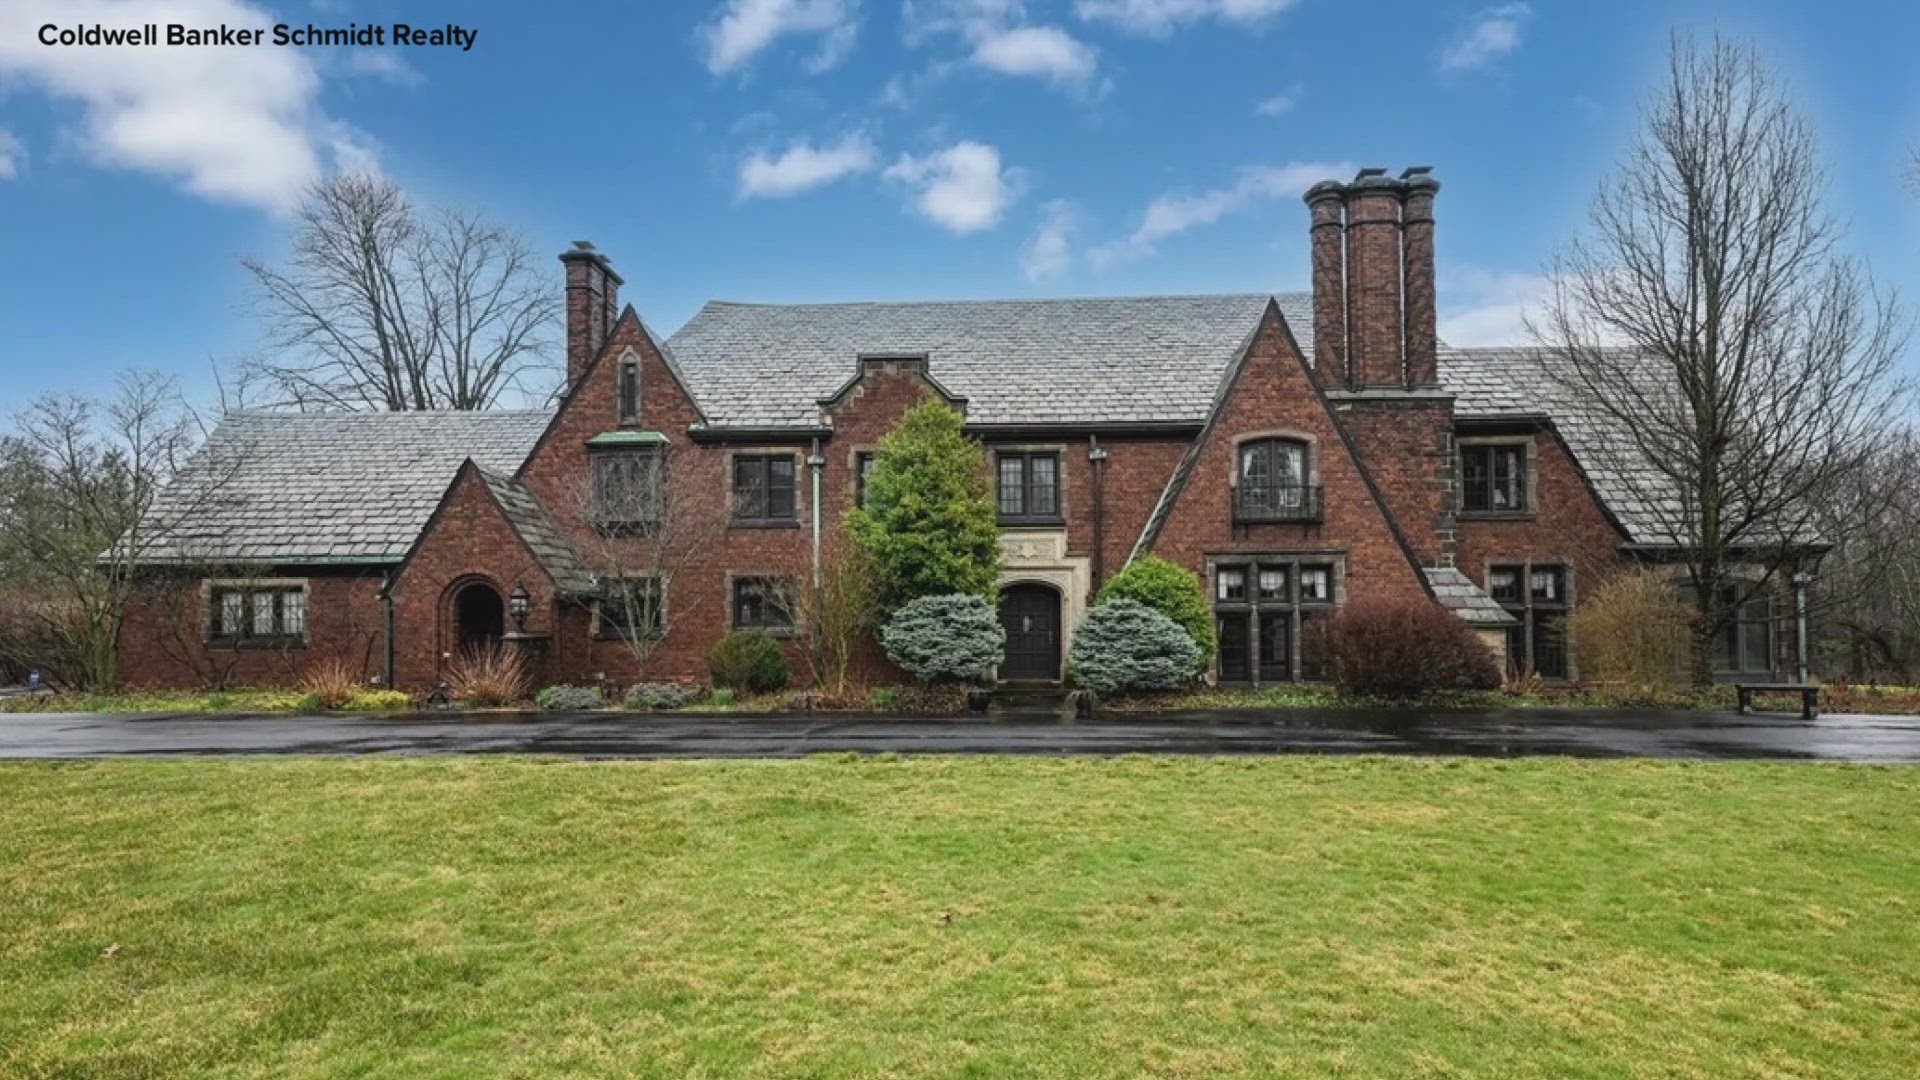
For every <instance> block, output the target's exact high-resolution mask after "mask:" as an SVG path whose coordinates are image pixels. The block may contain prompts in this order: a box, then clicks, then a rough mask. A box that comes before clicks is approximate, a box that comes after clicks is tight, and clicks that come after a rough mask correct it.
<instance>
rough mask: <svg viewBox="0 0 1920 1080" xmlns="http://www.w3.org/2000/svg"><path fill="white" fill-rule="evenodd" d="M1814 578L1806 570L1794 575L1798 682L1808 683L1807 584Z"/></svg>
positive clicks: (1794, 617) (1794, 658)
mask: <svg viewBox="0 0 1920 1080" xmlns="http://www.w3.org/2000/svg"><path fill="white" fill-rule="evenodd" d="M1812 577H1813V575H1812V574H1809V573H1807V572H1806V571H1805V570H1798V571H1795V572H1794V575H1793V660H1794V674H1795V675H1796V676H1797V678H1796V679H1795V681H1796V682H1798V683H1800V685H1802V686H1805V685H1806V683H1807V675H1808V671H1807V582H1808V581H1809V580H1810V579H1811V578H1812Z"/></svg>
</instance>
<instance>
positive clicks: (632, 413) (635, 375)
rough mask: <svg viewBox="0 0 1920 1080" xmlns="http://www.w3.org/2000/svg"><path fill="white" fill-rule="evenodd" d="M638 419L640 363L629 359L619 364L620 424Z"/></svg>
mask: <svg viewBox="0 0 1920 1080" xmlns="http://www.w3.org/2000/svg"><path fill="white" fill-rule="evenodd" d="M638 419H640V361H638V360H635V359H633V358H631V357H629V358H627V359H625V360H622V361H621V362H620V422H621V423H623V424H630V423H633V422H634V421H635V420H638Z"/></svg>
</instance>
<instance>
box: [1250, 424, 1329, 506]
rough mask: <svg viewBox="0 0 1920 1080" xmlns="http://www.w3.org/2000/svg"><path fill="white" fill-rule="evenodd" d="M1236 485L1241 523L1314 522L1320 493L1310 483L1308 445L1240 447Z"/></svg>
mask: <svg viewBox="0 0 1920 1080" xmlns="http://www.w3.org/2000/svg"><path fill="white" fill-rule="evenodd" d="M1238 468H1239V470H1240V471H1239V474H1238V475H1237V476H1236V477H1235V479H1234V484H1233V516H1234V518H1235V519H1236V520H1239V521H1294V520H1314V519H1317V518H1318V517H1319V516H1320V500H1319V492H1318V491H1317V490H1315V489H1314V488H1313V487H1312V486H1311V485H1309V484H1308V483H1307V477H1308V476H1309V471H1308V462H1307V444H1306V443H1304V442H1302V441H1300V440H1298V439H1254V440H1252V441H1250V442H1244V443H1241V444H1240V458H1239V464H1238Z"/></svg>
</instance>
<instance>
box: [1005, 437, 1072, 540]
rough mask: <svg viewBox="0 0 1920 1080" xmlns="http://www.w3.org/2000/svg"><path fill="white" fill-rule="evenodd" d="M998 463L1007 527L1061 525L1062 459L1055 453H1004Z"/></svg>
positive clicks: (1016, 451)
mask: <svg viewBox="0 0 1920 1080" xmlns="http://www.w3.org/2000/svg"><path fill="white" fill-rule="evenodd" d="M995 460H996V461H997V462H998V466H997V468H998V476H999V491H998V495H997V499H998V503H999V507H1000V522H1001V524H1003V525H1020V524H1032V523H1040V524H1048V523H1057V522H1059V521H1060V455H1059V454H1058V453H1056V452H1054V451H1052V450H1045V451H1026V450H1003V451H1001V452H1000V453H999V454H997V455H995Z"/></svg>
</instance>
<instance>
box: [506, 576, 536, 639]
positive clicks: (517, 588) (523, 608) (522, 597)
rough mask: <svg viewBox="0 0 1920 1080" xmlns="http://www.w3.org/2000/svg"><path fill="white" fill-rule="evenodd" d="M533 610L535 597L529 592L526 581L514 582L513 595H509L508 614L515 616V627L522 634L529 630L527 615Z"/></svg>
mask: <svg viewBox="0 0 1920 1080" xmlns="http://www.w3.org/2000/svg"><path fill="white" fill-rule="evenodd" d="M532 610H533V597H531V596H529V595H528V594H527V586H526V583H525V582H520V581H516V582H514V583H513V595H511V596H509V597H507V614H509V615H511V616H513V628H514V629H515V630H516V631H518V632H520V633H522V634H525V633H526V632H527V615H528V613H529V612H531V611H532Z"/></svg>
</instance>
